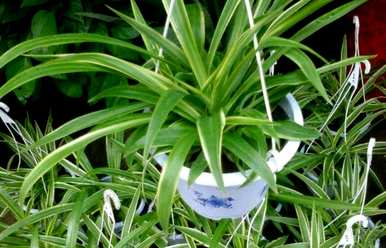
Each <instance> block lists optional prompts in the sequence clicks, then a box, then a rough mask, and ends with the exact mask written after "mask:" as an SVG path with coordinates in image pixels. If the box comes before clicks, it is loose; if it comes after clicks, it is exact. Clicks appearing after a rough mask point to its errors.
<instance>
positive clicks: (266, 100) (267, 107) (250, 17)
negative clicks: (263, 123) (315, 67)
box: [244, 0, 276, 150]
mask: <svg viewBox="0 0 386 248" xmlns="http://www.w3.org/2000/svg"><path fill="white" fill-rule="evenodd" d="M244 4H245V9H246V10H247V16H248V22H249V27H250V29H252V28H253V26H254V20H253V14H252V7H251V4H250V3H249V0H244ZM253 47H254V48H255V50H256V53H255V56H256V63H257V68H258V71H259V77H260V83H261V90H262V92H263V98H264V105H265V111H266V113H267V116H268V120H270V121H271V122H272V121H273V119H272V111H271V106H270V104H269V98H268V91H267V84H266V82H265V76H264V69H263V65H262V64H263V62H262V59H261V54H260V51H259V43H258V41H257V36H256V34H254V35H253ZM271 140H272V150H276V141H275V139H274V138H272V139H271Z"/></svg>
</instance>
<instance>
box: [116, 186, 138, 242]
mask: <svg viewBox="0 0 386 248" xmlns="http://www.w3.org/2000/svg"><path fill="white" fill-rule="evenodd" d="M140 192H141V191H140V188H138V189H137V190H136V191H135V194H134V196H133V198H132V199H131V202H130V206H129V209H128V210H127V213H126V217H125V221H124V223H123V227H122V232H121V239H124V238H125V236H126V235H128V234H129V233H130V231H131V227H132V225H133V221H134V216H135V212H136V210H137V204H138V199H139V194H140Z"/></svg>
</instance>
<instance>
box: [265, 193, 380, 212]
mask: <svg viewBox="0 0 386 248" xmlns="http://www.w3.org/2000/svg"><path fill="white" fill-rule="evenodd" d="M270 199H271V200H275V201H280V202H289V203H294V204H299V205H302V206H304V207H308V208H310V207H312V205H313V204H316V205H317V206H318V207H319V208H331V209H342V210H353V211H358V210H360V208H361V207H360V206H359V205H357V204H352V203H346V202H344V201H339V200H328V199H321V198H319V197H313V196H305V195H295V194H287V193H272V194H270ZM364 210H365V211H375V212H376V211H378V210H379V209H378V208H374V207H365V209H364ZM381 212H382V211H381Z"/></svg>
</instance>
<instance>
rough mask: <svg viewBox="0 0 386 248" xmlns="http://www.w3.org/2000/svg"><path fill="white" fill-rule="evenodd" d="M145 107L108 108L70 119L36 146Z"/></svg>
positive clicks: (135, 105)
mask: <svg viewBox="0 0 386 248" xmlns="http://www.w3.org/2000/svg"><path fill="white" fill-rule="evenodd" d="M146 106H147V104H143V103H134V104H130V105H129V106H125V107H115V108H108V109H103V110H98V111H95V112H91V113H88V114H85V115H83V116H80V117H77V118H75V119H72V120H71V121H69V122H67V123H65V124H63V125H61V126H60V127H58V128H57V129H55V130H53V131H52V132H50V133H48V134H47V135H46V136H44V137H42V138H41V139H40V140H38V141H37V145H43V144H46V143H50V142H53V141H55V140H58V139H61V138H63V137H66V136H69V135H71V134H73V133H75V132H78V131H80V130H83V129H85V128H89V127H92V126H95V125H98V124H101V123H103V122H105V121H108V120H111V118H113V117H115V118H118V117H120V116H126V115H130V114H132V113H134V112H136V111H140V110H143V109H144V108H145V107H146Z"/></svg>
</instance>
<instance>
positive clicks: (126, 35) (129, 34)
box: [110, 24, 139, 40]
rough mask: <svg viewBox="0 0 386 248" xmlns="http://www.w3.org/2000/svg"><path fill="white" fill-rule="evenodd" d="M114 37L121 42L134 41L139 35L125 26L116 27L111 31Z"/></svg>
mask: <svg viewBox="0 0 386 248" xmlns="http://www.w3.org/2000/svg"><path fill="white" fill-rule="evenodd" d="M110 32H111V34H112V36H113V37H115V38H118V39H120V40H132V39H134V38H137V37H138V36H139V33H138V32H137V31H136V30H135V29H134V28H132V27H128V26H127V24H125V25H116V26H113V27H112V28H111V29H110Z"/></svg>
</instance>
